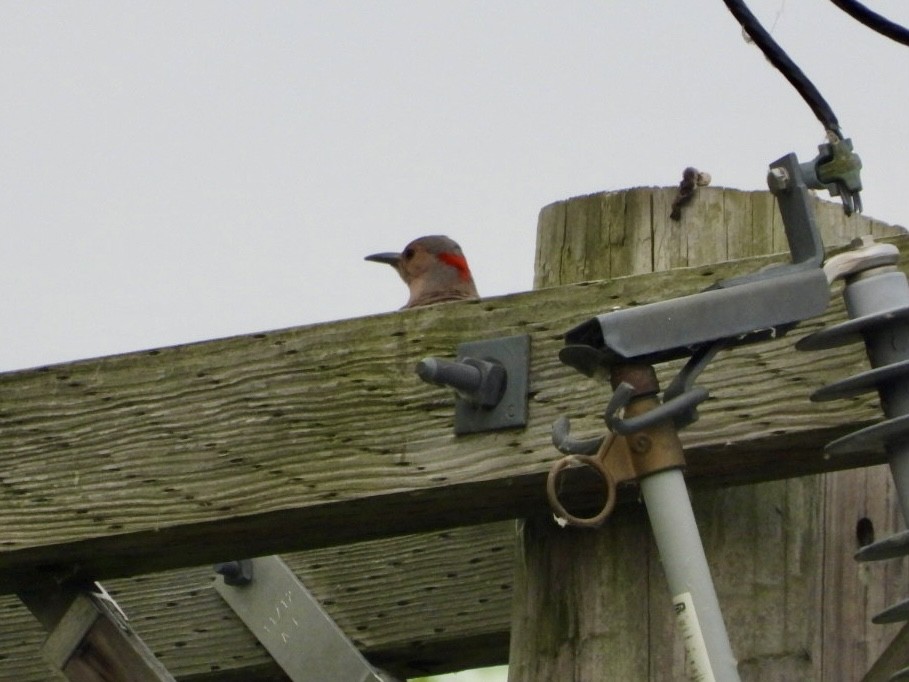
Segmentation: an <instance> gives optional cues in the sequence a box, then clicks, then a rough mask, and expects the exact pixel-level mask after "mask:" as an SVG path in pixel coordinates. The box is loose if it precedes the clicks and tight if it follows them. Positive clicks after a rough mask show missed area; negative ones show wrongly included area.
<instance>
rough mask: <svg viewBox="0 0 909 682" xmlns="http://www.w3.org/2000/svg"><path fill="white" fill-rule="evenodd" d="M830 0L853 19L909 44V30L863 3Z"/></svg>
mask: <svg viewBox="0 0 909 682" xmlns="http://www.w3.org/2000/svg"><path fill="white" fill-rule="evenodd" d="M830 2H832V3H833V4H834V5H836V6H837V7H839V8H840V9H841V10H843V11H844V12H845V13H846V14H848V15H849V16H850V17H852V18H853V19H856V20H858V21H860V22H862V23H863V24H865V26H867V27H868V28H871V29H874V30H875V31H877V32H878V33H880V34H881V35H885V36H887V37H888V38H890V39H891V40H895V41H896V42H898V43H902V44H903V45H909V30H907V29H906V28H905V27H903V26H900V25H899V24H897V23H894V22H892V21H890V20H889V19H887V18H886V17H882V16H881V15H880V14H878V13H877V12H874V11H872V10H870V9H868V8H867V7H865V5H863V4H862V3H860V2H856V1H855V0H830Z"/></svg>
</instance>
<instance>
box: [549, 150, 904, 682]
mask: <svg viewBox="0 0 909 682" xmlns="http://www.w3.org/2000/svg"><path fill="white" fill-rule="evenodd" d="M851 151H852V148H851V144H849V143H848V141H847V142H846V143H842V144H835V143H831V145H828V146H822V148H821V156H820V157H819V158H818V159H815V161H813V162H812V163H810V164H805V165H804V166H800V165H799V162H798V159H797V158H796V156H795V155H794V154H788V155H786V156H784V157H783V158H781V159H779V160H777V161H775V162H774V163H773V164H771V167H770V172H769V174H768V178H767V180H768V186H769V187H770V190H771V192H773V194H774V196H776V198H777V202H778V205H779V208H780V214H781V216H782V218H783V226H784V228H785V231H786V239H787V242H788V244H789V253H790V262H789V263H786V264H783V265H778V266H773V267H769V268H765V269H764V270H761V271H759V272H755V273H751V274H748V275H745V276H742V277H734V278H730V279H727V280H723V281H721V282H718V283H717V284H716V285H714V286H713V287H711V288H709V289H707V290H706V291H702V292H700V293H697V294H693V295H690V296H682V297H680V298H676V299H673V300H669V301H659V302H656V303H650V304H647V305H642V306H637V307H634V308H627V309H620V310H611V311H609V312H606V313H603V314H601V315H598V316H597V317H595V318H593V319H591V320H588V321H586V322H584V323H583V324H581V325H579V326H577V327H575V328H574V329H571V330H570V331H569V332H568V333H567V334H566V335H565V343H566V347H565V348H563V350H562V352H561V353H560V354H559V357H560V358H561V359H562V361H563V362H564V363H566V364H568V365H570V366H572V367H574V368H576V369H577V370H578V371H580V372H581V373H582V374H585V375H586V376H589V377H593V378H596V379H600V380H604V379H608V380H609V382H610V383H611V385H612V388H613V390H614V393H613V396H612V398H611V400H610V401H609V405H608V406H607V408H606V415H605V417H606V422H607V424H608V426H609V428H610V429H611V430H612V431H613V432H614V433H615V434H617V436H616V437H615V438H599V439H590V440H578V439H574V438H572V437H571V435H570V427H569V425H568V422H567V420H564V419H563V420H559V421H558V422H556V425H555V426H554V427H553V443H554V444H555V445H556V447H559V448H560V449H561V450H562V451H563V452H566V453H567V454H566V457H564V458H562V459H561V460H559V461H557V462H556V463H555V464H554V465H553V468H552V470H551V471H550V474H549V478H548V479H547V494H548V496H549V500H550V505H551V506H552V508H553V509H554V510H555V511H556V514H557V515H558V516H559V517H561V518H562V519H563V521H564V522H566V524H567V523H574V524H575V525H585V526H591V525H598V524H599V523H601V522H602V520H603V519H605V518H606V516H608V514H609V512H610V511H611V510H612V506H613V505H614V504H615V492H616V488H617V486H618V485H619V484H620V483H623V482H626V481H630V480H637V481H638V482H639V485H640V489H641V496H642V497H643V498H644V501H645V504H646V506H647V513H648V515H649V516H650V524H651V527H652V528H653V533H654V537H655V538H656V541H657V546H658V547H659V549H660V556H661V558H662V561H663V566H664V569H665V571H666V577H667V582H668V583H669V587H670V589H671V590H672V596H673V602H674V605H675V607H676V609H677V613H680V614H686V615H685V616H684V617H683V618H682V620H681V621H680V626H681V627H682V629H683V631H684V632H685V641H686V652H687V653H688V655H689V659H690V660H692V661H698V662H699V663H698V664H697V665H696V666H695V667H696V670H692V671H691V672H692V677H694V678H696V679H722V680H724V681H725V680H738V679H739V676H738V670H737V667H736V662H735V658H734V656H733V655H732V648H731V646H730V644H729V637H728V635H727V633H726V626H725V625H724V623H723V619H722V615H721V614H720V609H719V603H718V601H717V598H716V591H715V589H714V587H713V582H712V579H711V577H710V570H709V568H708V566H707V561H706V558H705V557H704V550H703V545H702V543H701V539H700V536H699V534H698V530H697V524H696V523H695V521H694V514H693V512H692V510H691V501H690V499H689V498H688V490H687V488H686V486H685V480H684V477H683V475H682V472H681V468H682V467H683V466H684V456H683V452H682V447H681V443H680V442H679V440H678V434H677V430H678V429H681V428H684V427H685V426H687V425H689V424H691V423H692V422H694V421H695V420H696V419H697V417H698V415H697V406H698V405H699V404H700V403H701V402H703V401H704V400H706V399H707V397H708V394H707V391H706V390H704V389H702V388H699V387H696V386H694V381H695V379H696V377H697V376H698V375H699V374H700V373H701V372H702V371H703V370H704V368H705V367H706V366H707V364H708V363H709V362H710V361H711V360H712V359H713V357H714V356H715V355H716V353H717V352H719V351H720V350H722V349H724V348H734V347H736V346H740V345H743V344H746V343H755V342H759V341H764V340H767V339H772V338H777V337H780V336H782V335H784V334H786V333H787V332H788V331H789V330H791V329H792V328H793V327H794V326H795V325H797V324H798V323H799V322H801V321H802V320H805V319H807V318H810V317H815V316H817V315H820V314H821V313H823V312H824V311H825V310H826V309H827V305H828V303H829V300H830V289H829V284H828V281H827V274H826V273H825V272H824V270H823V269H822V267H821V266H822V264H823V260H824V245H823V242H822V241H821V238H820V233H819V231H818V229H817V224H816V222H815V218H814V211H813V209H812V205H811V197H810V195H809V191H808V185H809V184H812V185H815V184H818V183H821V184H822V185H823V186H825V187H827V188H828V189H830V191H831V192H834V191H835V192H836V193H837V194H839V195H841V196H842V197H843V204H844V207H845V208H846V211H847V213H848V212H851V210H853V209H855V208H856V207H858V208H860V206H861V204H860V202H859V199H858V191H859V189H860V188H861V187H860V184H858V186H857V185H856V183H857V178H858V170H859V168H860V167H861V164H860V162H859V161H858V157H855V156H854V155H852V154H851ZM819 178H820V179H819ZM679 358H688V360H687V363H686V364H685V366H684V368H683V369H682V371H680V372H679V374H678V375H677V376H676V378H675V379H674V380H673V381H672V382H671V383H670V385H669V388H668V389H667V390H666V391H665V392H664V394H663V400H662V401H660V400H659V398H658V394H659V386H658V385H657V382H656V375H655V373H654V372H653V367H652V365H654V364H656V363H659V362H665V361H668V360H674V359H679ZM907 410H909V405H907ZM594 446H596V450H595V452H596V454H590V453H591V451H593V449H594ZM579 464H580V465H585V466H590V467H592V468H593V469H595V470H596V471H597V472H598V473H599V474H600V477H601V478H602V479H603V481H604V483H605V487H606V502H605V504H604V506H603V509H602V510H601V511H600V513H599V514H597V515H596V516H594V517H592V518H587V519H579V518H577V517H574V516H571V515H570V514H569V513H568V512H567V511H566V510H565V507H564V505H563V504H562V503H561V501H560V500H559V499H558V495H557V494H556V491H557V488H558V486H557V481H556V479H557V477H558V476H559V474H560V473H561V472H562V471H563V470H564V469H565V468H567V467H569V466H572V465H579ZM907 469H909V467H907ZM689 646H690V647H691V648H690V650H688V648H687V647H689Z"/></svg>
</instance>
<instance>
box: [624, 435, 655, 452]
mask: <svg viewBox="0 0 909 682" xmlns="http://www.w3.org/2000/svg"><path fill="white" fill-rule="evenodd" d="M652 444H653V443H652V442H651V440H650V436H647V435H645V434H643V433H638V434H635V435H634V436H633V437H632V438H631V440H630V442H629V445H630V446H631V451H632V452H634V453H635V454H638V455H643V454H646V453H647V452H650V447H651V445H652Z"/></svg>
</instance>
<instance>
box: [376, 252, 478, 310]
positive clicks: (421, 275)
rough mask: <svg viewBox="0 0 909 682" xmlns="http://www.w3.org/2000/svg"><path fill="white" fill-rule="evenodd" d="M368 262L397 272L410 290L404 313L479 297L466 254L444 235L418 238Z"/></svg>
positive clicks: (377, 254) (377, 255)
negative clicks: (397, 250) (409, 310)
mask: <svg viewBox="0 0 909 682" xmlns="http://www.w3.org/2000/svg"><path fill="white" fill-rule="evenodd" d="M365 260H368V261H372V262H374V263H387V264H388V265H390V266H392V267H393V268H394V269H395V270H397V271H398V274H399V275H400V276H401V279H403V280H404V283H405V284H406V285H407V288H408V289H409V290H410V297H409V298H408V299H407V303H406V304H404V307H403V308H402V310H403V309H406V308H417V307H419V306H424V305H430V304H432V303H442V302H443V301H466V300H474V299H478V298H479V297H480V295H479V294H478V293H477V287H476V285H475V284H474V281H473V275H472V274H471V272H470V267H469V266H468V265H467V259H466V258H465V257H464V252H463V251H461V247H460V246H458V243H457V242H456V241H454V240H453V239H450V238H449V237H446V236H444V235H439V234H436V235H428V236H425V237H418V238H417V239H414V240H413V241H412V242H410V244H408V245H407V246H405V247H404V250H403V251H401V252H400V253H392V252H385V253H374V254H372V255H371V256H366V258H365Z"/></svg>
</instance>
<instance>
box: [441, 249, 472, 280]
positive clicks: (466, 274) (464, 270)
mask: <svg viewBox="0 0 909 682" xmlns="http://www.w3.org/2000/svg"><path fill="white" fill-rule="evenodd" d="M439 260H440V261H442V262H443V263H448V265H450V266H451V267H453V268H456V269H457V271H458V277H460V278H461V279H463V280H464V281H465V282H466V281H467V280H469V279H470V268H469V267H467V259H466V258H464V256H461V255H459V254H457V253H440V254H439Z"/></svg>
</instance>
